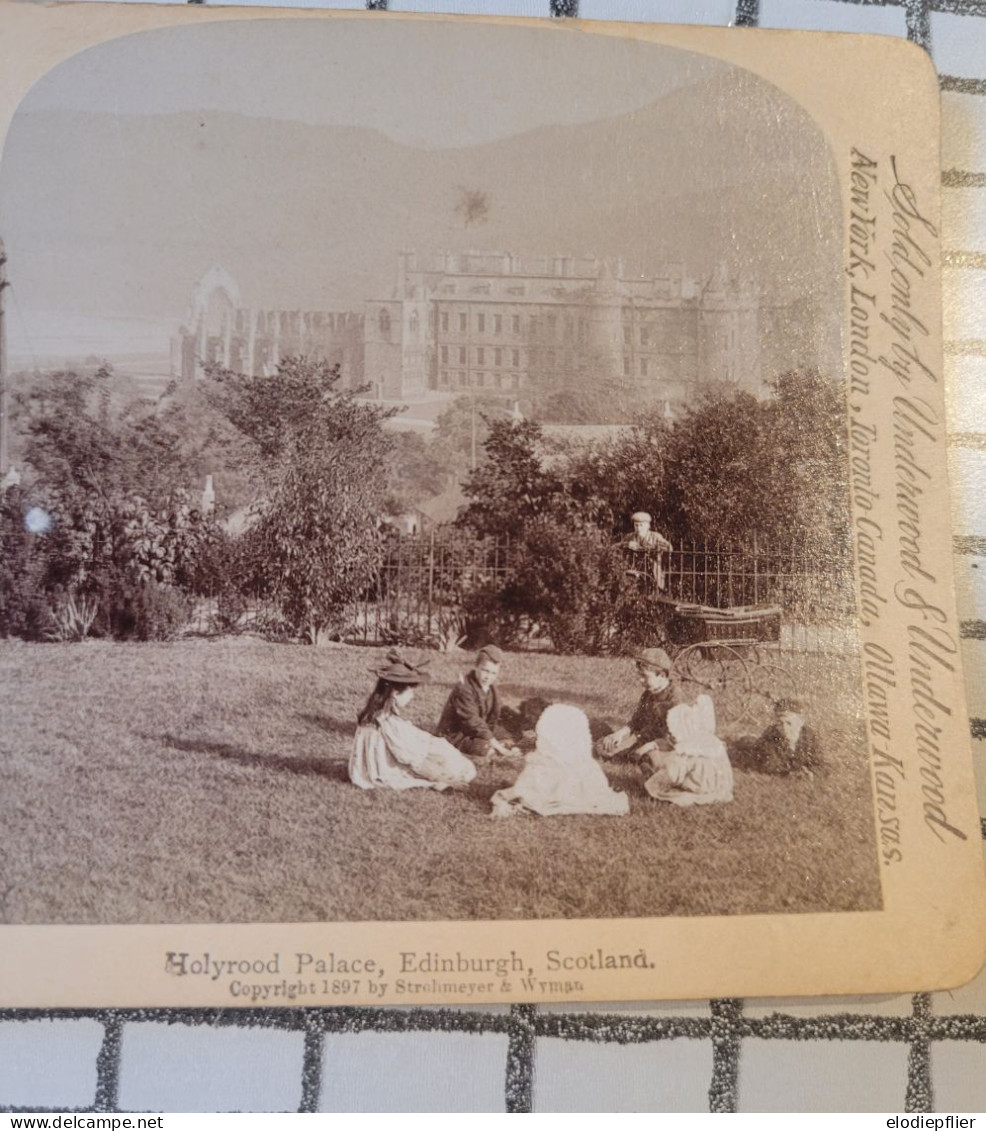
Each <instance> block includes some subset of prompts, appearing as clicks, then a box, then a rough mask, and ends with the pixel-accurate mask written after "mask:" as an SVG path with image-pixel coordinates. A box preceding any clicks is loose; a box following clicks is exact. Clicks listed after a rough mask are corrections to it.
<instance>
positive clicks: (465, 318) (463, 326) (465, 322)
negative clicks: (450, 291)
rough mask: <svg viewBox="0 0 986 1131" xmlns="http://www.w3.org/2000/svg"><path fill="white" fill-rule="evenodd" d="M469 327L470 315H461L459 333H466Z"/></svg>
mask: <svg viewBox="0 0 986 1131" xmlns="http://www.w3.org/2000/svg"><path fill="white" fill-rule="evenodd" d="M468 329H469V315H468V314H460V315H459V333H460V334H464V333H465V332H466V331H467V330H468Z"/></svg>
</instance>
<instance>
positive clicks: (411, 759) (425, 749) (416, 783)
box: [349, 651, 476, 790]
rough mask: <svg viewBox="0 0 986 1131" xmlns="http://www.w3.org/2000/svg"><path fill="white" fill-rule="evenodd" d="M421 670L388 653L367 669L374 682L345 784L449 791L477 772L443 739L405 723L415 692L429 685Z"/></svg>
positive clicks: (360, 721)
mask: <svg viewBox="0 0 986 1131" xmlns="http://www.w3.org/2000/svg"><path fill="white" fill-rule="evenodd" d="M426 666H427V665H426V664H412V663H411V662H410V661H408V660H406V659H405V658H404V657H403V656H402V655H401V654H400V653H399V652H396V651H390V652H388V653H387V656H386V659H385V660H384V661H383V663H381V664H379V665H377V666H376V667H374V668H371V669H370V671H371V672H372V674H373V675H375V676H376V677H377V682H376V686H375V687H374V688H373V691H371V692H370V697H369V699H367V701H366V706H365V707H364V708H363V710H362V711H360V713H359V717H358V724H359V725H358V726H357V728H356V738H355V740H354V742H353V752H352V755H351V757H350V759H349V778H350V781H352V783H353V784H354V785H358V786H359V787H360V789H438V790H443V789H448V788H449V786H464V785H468V784H469V782H471V781H472V779H473V778H474V777H475V776H476V767H475V766H474V765H473V763H472V762H471V761H470V760H469V759H468V758H466V757H465V755H463V754H460V753H459V751H458V750H456V748H455V747H454V746H453V745H452V744H451V743H450V742H446V740H445V739H444V738H436V737H435V735H433V734H429V733H428V732H427V731H426V730H421V729H420V727H416V726H415V725H414V724H413V723H412V722H410V721H409V720H408V719H406V718H405V717H404V714H403V712H404V710H405V709H406V708H407V706H408V704H409V703H410V702H411V700H412V699H413V698H414V689H415V688H416V687H419V686H420V685H421V684H422V683H427V682H428V681H429V679H430V677H429V675H428V672H427V671H425V667H426Z"/></svg>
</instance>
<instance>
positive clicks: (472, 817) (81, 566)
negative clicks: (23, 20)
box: [0, 17, 957, 988]
mask: <svg viewBox="0 0 986 1131" xmlns="http://www.w3.org/2000/svg"><path fill="white" fill-rule="evenodd" d="M546 40H550V47H551V50H550V51H548V50H546ZM382 75H385V76H386V79H385V81H382V79H381V76H382ZM854 153H855V155H854V157H853V166H852V167H853V170H854V180H853V182H852V184H853V186H854V191H855V193H856V195H855V196H854V198H853V200H854V206H855V207H856V209H857V212H861V213H864V212H865V208H866V207H867V206H868V205H869V204H870V197H869V193H870V190H871V189H872V208H873V210H874V212H875V210H876V209H877V199H878V196H879V195H880V194H881V193H882V192H883V188H884V184H885V183H886V182H885V177H886V172H885V169H884V166H883V163H882V161H881V164H880V177H881V178H883V179H882V180H881V181H880V183H879V184H878V182H877V174H876V173H875V172H872V173H871V169H870V168H869V167H868V166H867V165H866V162H867V161H869V162H870V165H871V166H872V170H876V168H877V160H876V158H869V157H867V156H866V154H865V152H864V151H863V150H860V151H858V153H856V152H855V151H854ZM846 161H847V156H846V154H845V153H839V154H836V153H835V152H833V149H832V146H831V144H830V142H829V140H828V139H827V137H826V134H825V132H824V130H823V128H822V127H821V125H820V124H819V122H818V121H817V120H816V119H815V118H814V117H813V116H812V114H810V113H809V112H808V111H807V110H806V109H805V108H804V106H803V105H801V104H800V103H799V101H798V100H796V99H795V98H793V97H792V96H791V95H790V94H789V93H787V92H785V91H784V90H783V89H781V88H780V87H779V86H778V85H775V84H774V83H772V82H770V81H768V80H767V79H765V78H763V77H761V76H760V75H758V74H756V73H754V72H753V71H751V70H749V69H747V68H745V67H743V66H739V65H737V64H735V63H733V62H729V61H726V60H725V59H723V58H720V57H716V55H715V54H710V53H705V52H703V51H701V50H690V49H685V48H684V47H682V46H671V45H668V44H661V43H654V42H645V41H643V40H641V39H639V38H633V37H630V36H616V35H610V36H592V35H588V34H581V33H575V32H574V31H573V32H570V33H567V34H566V33H559V31H558V29H555V28H548V27H536V26H533V25H529V26H524V25H523V23H522V22H520V23H517V22H514V23H513V24H511V23H509V22H506V23H501V24H488V23H482V22H474V21H471V20H444V19H443V20H429V19H422V20H413V21H408V22H403V21H400V22H391V21H386V22H381V21H373V20H367V19H365V18H359V17H357V18H351V19H350V18H332V19H323V20H316V21H312V20H299V19H285V20H279V19H270V18H265V19H250V20H244V21H237V20H232V19H230V20H219V19H212V20H210V21H207V22H202V23H186V24H184V25H183V26H171V27H161V28H156V29H154V30H146V31H141V32H138V33H136V34H129V35H118V36H116V37H113V38H109V39H107V40H106V41H105V42H101V43H99V44H97V45H95V46H91V47H89V48H87V49H86V50H82V51H79V52H78V53H76V54H73V55H71V56H70V57H69V58H67V59H66V60H65V61H64V62H61V63H60V64H59V65H57V66H54V67H53V68H51V69H50V70H48V71H47V73H45V74H43V76H42V77H41V78H39V80H38V81H37V82H36V83H35V84H34V85H33V86H32V87H31V89H30V90H29V91H28V93H27V94H26V96H25V97H24V98H23V100H22V101H20V103H19V105H18V106H17V109H16V112H15V113H14V115H13V117H12V120H11V123H10V126H9V129H8V132H7V135H6V140H5V143H4V145H3V151H2V159H0V239H2V252H0V365H2V384H0V395H2V398H3V400H2V432H0V442H2V449H0V478H2V486H0V547H2V554H0V772H2V777H3V782H4V789H3V793H2V797H0V859H2V861H3V862H2V865H0V922H3V923H6V924H9V925H53V924H57V925H87V926H97V925H98V926H109V925H151V924H178V925H181V924H185V925H201V924H318V923H330V924H344V923H376V922H382V923H405V922H409V921H413V922H435V923H437V922H440V923H459V922H472V921H500V922H503V923H505V924H506V923H508V922H513V921H518V920H535V921H551V920H565V921H573V920H654V919H675V920H677V919H690V918H698V919H701V918H708V917H726V918H728V917H744V916H780V917H782V918H784V919H788V918H792V919H793V918H796V917H798V916H804V915H806V914H808V913H812V914H816V915H817V914H826V915H831V914H836V915H838V914H844V913H858V912H880V911H881V909H882V908H883V907H884V906H885V893H884V886H883V885H884V882H885V879H884V877H885V874H886V870H887V869H888V868H892V867H893V866H894V865H895V864H897V863H898V862H899V861H901V860H902V859H903V852H904V851H905V848H904V847H903V846H902V842H903V840H904V838H903V837H902V833H901V822H900V818H899V816H898V815H897V814H896V812H895V809H896V800H895V799H896V791H897V789H898V782H897V781H896V779H895V778H894V777H893V774H892V772H891V771H890V768H889V767H890V763H887V764H886V766H885V772H884V773H883V775H882V776H881V774H880V771H879V763H877V770H876V772H875V771H874V765H873V751H872V750H871V745H870V738H871V737H873V736H874V732H873V727H874V720H877V722H876V724H875V734H876V736H879V734H880V727H879V719H880V718H881V711H882V716H883V717H886V715H887V713H888V710H889V708H888V703H889V697H890V696H891V694H892V692H891V690H890V689H891V688H896V687H897V685H898V683H899V682H903V678H902V673H901V672H900V671H899V670H898V669H897V667H895V658H894V656H892V655H891V651H890V650H888V649H887V648H883V649H882V651H881V648H880V646H879V645H873V644H868V645H866V646H865V647H864V643H863V641H862V639H861V628H860V626H861V624H863V625H866V624H867V623H868V618H869V621H874V620H877V619H879V618H880V617H881V615H887V614H886V613H885V612H884V609H883V605H885V604H886V602H887V598H886V597H885V596H883V595H881V594H882V592H883V589H882V586H881V585H879V584H877V578H876V573H875V572H874V569H873V568H872V563H873V561H875V557H874V555H875V553H876V540H877V539H880V538H882V534H879V535H878V534H877V530H878V529H879V526H878V524H877V523H876V522H873V524H872V527H871V528H870V529H867V527H866V526H865V524H864V525H860V524H859V523H858V522H856V521H854V511H853V500H854V499H855V500H856V505H857V509H858V507H859V506H860V505H862V506H863V507H864V509H865V504H866V502H867V492H870V494H871V496H873V497H876V493H875V483H876V480H875V479H874V480H873V483H872V485H871V484H870V481H869V480H868V479H867V478H866V476H865V475H862V474H861V471H860V469H861V467H862V466H863V462H862V457H858V458H857V459H856V462H853V459H854V457H853V452H854V451H855V452H859V451H862V450H863V449H864V448H865V446H866V444H868V443H869V439H868V438H867V436H868V434H867V433H866V432H865V429H864V430H863V431H861V432H857V433H854V432H853V427H854V426H855V425H858V423H859V422H858V419H857V420H854V418H853V417H852V414H851V412H850V410H849V406H848V402H849V397H850V387H849V380H850V377H851V372H852V371H849V370H848V368H847V364H846V360H845V359H846V357H847V356H849V351H850V344H851V343H850V340H849V339H850V334H851V333H852V332H854V331H856V332H857V337H858V338H859V337H861V331H859V327H858V326H857V324H856V323H854V322H852V321H851V320H848V319H847V316H846V309H845V307H846V257H845V247H846V244H847V241H848V239H849V233H848V232H847V224H846V219H845V211H844V192H843V188H842V181H841V180H840V176H841V173H840V169H842V168H843V167H844V166H845V165H846ZM856 174H858V177H857V176H856ZM868 178H869V179H868ZM857 181H858V183H857ZM864 218H865V217H864ZM874 230H875V227H874V228H869V229H867V228H866V227H865V225H864V226H863V227H862V229H861V231H862V232H863V234H864V235H865V234H866V233H867V232H871V231H874ZM875 257H876V256H875V253H874V258H875ZM929 262H930V260H929ZM861 293H862V292H861ZM874 293H875V292H874ZM866 297H868V296H866ZM854 301H856V302H857V303H859V304H862V305H864V306H865V302H864V299H860V298H859V296H858V295H857V296H856V299H855V300H854ZM873 301H874V303H875V301H876V300H875V299H874V300H873ZM866 319H867V320H868V319H869V312H868V311H867V312H866ZM873 321H874V322H876V307H875V305H874V308H873ZM870 352H871V351H870V348H869V347H868V346H867V347H865V348H863V349H861V350H859V351H857V353H858V356H860V357H866V359H867V361H868V362H871V361H872V362H875V355H876V348H875V347H874V349H873V350H872V353H873V357H871V356H870ZM881 360H883V359H881ZM898 376H899V373H898ZM857 391H858V389H857ZM912 424H915V426H918V425H919V424H920V418H915V420H912ZM860 427H862V426H861V425H860ZM873 435H874V436H875V433H874V434H873ZM874 442H875V441H874ZM860 445H862V447H861V446H860ZM943 552H944V551H943ZM919 553H920V550H919V548H918V546H917V543H916V541H915V545H914V557H913V561H914V563H917V562H918V554H919ZM905 556H906V555H905ZM905 564H906V562H905ZM881 603H882V604H881ZM909 607H913V605H911V606H909ZM864 665H865V679H864ZM930 678H931V676H930V675H929V676H928V679H929V680H930ZM929 687H930V684H929ZM929 693H930V692H929ZM868 720H869V723H868ZM868 735H869V737H868ZM901 788H902V787H901ZM881 794H882V797H883V800H882V801H881ZM888 798H890V799H891V800H888ZM936 812H937V813H938V814H939V817H935V816H934V815H932V816H931V817H930V818H929V817H928V810H927V808H926V809H925V819H926V822H927V821H930V823H931V824H935V823H936V822H937V824H938V830H937V831H936V830H934V829H932V831H933V832H935V833H936V836H938V835H939V833H941V830H942V829H945V830H946V832H945V833H944V835H941V836H939V839H942V840H945V841H950V840H951V839H952V834H954V833H955V832H956V828H955V825H954V824H953V823H952V822H953V818H952V816H951V814H949V813H946V808H945V805H944V803H943V804H941V805H940V806H939V807H938V809H937V810H936ZM955 839H957V838H955ZM915 847H916V846H914V845H912V851H913V849H914V848H915ZM556 937H557V936H556ZM190 953H191V952H183V954H184V956H183V957H181V956H179V957H178V958H174V955H173V954H172V955H170V956H169V962H171V963H172V967H173V968H171V969H169V973H172V974H173V973H187V972H188V971H187V970H184V969H182V970H179V969H177V966H182V965H185V966H187V965H188V964H189V963H190V962H192V961H193V959H192V958H190ZM512 953H513V952H512V951H511V954H512ZM550 953H556V954H557V953H558V952H557V951H552V952H550ZM636 953H637V947H636V946H633V947H627V948H626V955H623V956H622V957H626V956H627V955H630V957H629V958H628V961H627V963H626V964H632V963H636V964H637V965H643V964H644V963H643V962H641V961H638V960H636V959H634V958H633V957H632V956H633V955H634V954H636ZM641 953H643V952H641ZM307 957H308V960H309V963H314V962H316V958H315V957H313V956H312V955H311V954H308V956H307ZM206 958H208V955H206ZM299 960H300V956H299ZM602 960H603V956H602V952H600V962H602ZM414 961H417V960H416V959H415V960H414ZM558 961H559V962H561V959H559V960H558ZM647 962H649V963H650V965H651V966H653V962H652V961H651V956H648V958H647ZM175 963H177V966H175ZM587 965H588V966H589V967H590V968H591V965H592V964H591V963H587ZM570 968H571V967H569V969H570ZM409 969H411V970H413V969H414V967H413V965H412V967H409ZM421 969H423V970H427V969H428V967H427V965H426V966H425V967H421ZM580 988H581V987H580Z"/></svg>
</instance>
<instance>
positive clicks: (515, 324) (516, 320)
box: [510, 314, 520, 334]
mask: <svg viewBox="0 0 986 1131" xmlns="http://www.w3.org/2000/svg"><path fill="white" fill-rule="evenodd" d="M510 329H511V332H512V333H514V334H519V333H520V315H519V314H511V315H510Z"/></svg>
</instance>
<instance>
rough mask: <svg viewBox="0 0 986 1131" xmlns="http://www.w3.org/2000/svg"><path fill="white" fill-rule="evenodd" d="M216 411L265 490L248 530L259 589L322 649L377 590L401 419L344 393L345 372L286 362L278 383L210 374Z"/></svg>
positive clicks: (273, 379) (300, 632)
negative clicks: (241, 442) (393, 423)
mask: <svg viewBox="0 0 986 1131" xmlns="http://www.w3.org/2000/svg"><path fill="white" fill-rule="evenodd" d="M210 376H211V377H212V378H213V379H214V380H215V381H216V383H217V390H218V392H217V398H216V404H217V405H218V406H219V407H221V408H222V411H223V412H224V413H225V415H226V417H227V418H228V419H229V421H230V422H231V423H232V424H233V425H234V426H235V427H236V429H237V430H238V431H239V432H240V434H241V436H242V437H243V438H244V439H245V440H246V441H247V442H248V445H249V446H248V449H247V451H248V463H249V466H250V468H251V471H252V474H253V478H254V481H255V482H256V484H257V487H258V492H259V495H258V501H257V503H256V524H255V526H254V528H253V529H252V530H251V531H249V534H248V541H249V546H250V547H251V551H252V556H253V561H254V563H255V570H254V571H253V574H254V577H255V579H256V583H258V584H259V585H260V586H261V587H262V588H263V589H264V590H265V591H266V592H267V593H268V594H269V595H270V596H271V597H272V598H273V599H274V600H275V601H276V603H277V605H278V607H279V609H280V611H281V613H282V614H283V615H284V616H285V617H286V618H287V620H288V622H289V623H290V625H291V626H292V629H293V630H294V631H295V632H296V633H297V634H298V635H299V636H301V637H302V638H303V639H305V640H307V641H309V642H310V643H313V644H316V643H319V641H320V640H322V639H323V638H324V637H325V635H326V634H327V633H331V632H334V631H338V629H339V628H340V627H341V625H340V618H341V615H342V613H343V610H344V608H345V606H346V604H347V603H348V602H349V601H350V600H352V599H353V598H354V597H355V596H356V595H357V594H359V593H360V592H361V591H363V590H364V589H365V588H366V587H367V586H369V585H370V584H371V582H372V581H373V579H374V577H375V573H376V569H377V566H378V564H379V559H380V537H379V534H378V531H377V524H378V521H379V519H380V518H381V517H382V515H383V512H384V509H385V503H386V495H387V490H388V486H389V484H390V481H391V474H392V471H391V464H390V458H391V453H392V452H393V449H394V447H395V440H394V436H393V434H392V433H389V432H386V431H384V429H383V427H382V425H383V422H384V421H385V420H387V419H389V418H390V417H392V416H393V415H394V414H395V410H393V409H384V408H381V407H379V406H377V405H372V404H367V403H365V402H363V401H362V400H361V399H360V396H361V395H362V394H363V393H365V392H366V390H365V389H356V390H348V389H340V388H339V381H340V373H339V367H338V366H331V365H329V364H327V363H326V362H320V361H314V360H310V359H307V358H303V357H295V358H286V359H284V360H283V361H282V362H281V364H280V365H279V366H278V370H277V373H276V374H275V375H274V376H273V377H253V376H248V375H246V374H242V373H232V372H229V371H224V370H213V371H212V373H211V374H210Z"/></svg>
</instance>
